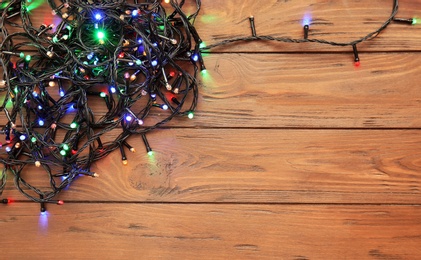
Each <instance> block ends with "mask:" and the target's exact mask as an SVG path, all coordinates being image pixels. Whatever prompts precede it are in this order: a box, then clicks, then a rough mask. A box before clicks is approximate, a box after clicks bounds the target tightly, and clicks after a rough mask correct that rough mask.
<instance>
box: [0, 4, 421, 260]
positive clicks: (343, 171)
mask: <svg viewBox="0 0 421 260" xmlns="http://www.w3.org/2000/svg"><path fill="white" fill-rule="evenodd" d="M187 2H188V1H187ZM202 2H203V5H202V10H201V14H200V15H199V17H198V19H197V20H196V23H195V25H196V27H197V29H198V31H199V33H200V35H201V37H202V39H203V40H204V41H205V42H206V44H207V45H209V44H213V43H216V42H219V41H221V40H224V39H227V38H231V37H237V36H248V35H250V33H251V32H250V25H249V22H248V17H249V16H250V15H253V16H254V17H255V22H256V29H257V33H258V34H259V35H273V36H287V37H295V38H301V37H303V33H302V25H301V20H302V19H303V16H304V15H305V14H306V13H307V14H311V17H312V23H311V25H310V37H311V38H323V39H327V40H335V41H349V40H354V39H356V38H359V37H361V36H363V35H365V34H366V33H368V32H370V31H372V30H374V29H376V28H377V27H379V26H380V24H381V23H382V22H383V21H384V20H385V19H387V17H388V16H389V13H390V11H391V7H392V0H390V1H389V0H388V1H384V0H374V1H352V0H347V1H333V0H309V1H304V0H288V1H286V0H285V1H280V0H278V1H277V0H267V1H251V0H245V1H241V0H232V1H222V0H215V1H202ZM399 3H400V8H399V13H398V15H397V16H398V17H402V18H411V17H414V16H418V17H419V16H421V14H420V10H421V1H420V0H400V1H399ZM188 4H190V3H188ZM45 5H46V3H44V6H41V7H40V8H38V9H36V10H34V11H33V13H32V14H31V18H32V21H33V24H34V26H40V25H41V24H42V23H47V24H50V23H53V22H54V23H56V24H57V23H58V22H59V19H57V18H55V19H53V17H52V15H51V14H50V10H49V9H48V8H45ZM188 8H190V9H191V10H193V9H194V7H193V6H190V7H188ZM14 30H15V29H14ZM358 49H359V51H360V58H361V67H359V68H358V69H356V68H354V67H353V54H352V52H351V51H352V49H351V48H349V47H331V46H326V45H320V44H287V43H274V42H261V41H260V42H257V41H256V42H248V43H239V44H232V45H229V46H225V47H219V48H216V49H213V50H212V51H211V53H210V54H205V55H204V60H205V63H206V66H207V69H208V70H207V71H208V73H207V74H206V75H205V76H202V77H201V78H200V85H201V86H200V100H199V105H198V110H197V112H196V114H195V118H194V120H188V119H180V118H177V120H173V121H172V122H170V123H169V124H168V125H167V126H166V128H164V129H158V130H157V131H155V132H153V133H151V134H149V135H148V139H149V142H150V144H151V147H152V148H153V150H154V151H155V155H154V156H153V157H148V156H147V155H146V153H145V151H144V149H143V148H144V145H143V143H142V141H141V140H140V138H139V137H133V138H131V139H129V143H130V144H131V145H132V146H134V147H136V149H137V150H138V151H137V153H134V154H133V153H128V154H127V155H128V159H129V165H128V166H126V167H124V166H123V165H122V163H121V158H120V155H119V152H114V153H113V154H111V155H110V156H108V157H107V158H106V159H103V160H101V161H99V162H97V163H95V164H94V166H93V168H92V170H94V171H96V172H97V173H99V174H100V177H99V178H96V179H92V178H87V177H85V178H83V177H81V178H79V179H78V180H77V181H76V182H75V183H74V184H73V185H72V186H71V187H69V189H67V190H65V191H63V193H62V194H60V196H59V199H63V200H65V202H66V203H65V205H63V206H57V205H53V204H49V205H47V209H48V213H47V214H45V215H41V216H40V214H39V205H38V204H36V203H29V202H28V200H27V199H26V198H25V197H23V196H22V195H21V194H20V193H18V191H17V190H16V189H15V188H14V187H13V181H12V179H13V178H12V176H10V173H9V176H8V177H9V179H8V183H7V185H6V190H5V191H4V193H3V194H2V195H1V198H6V197H8V198H12V199H15V200H17V202H15V203H12V204H10V205H2V204H0V208H1V209H0V212H1V213H0V229H1V230H2V231H3V239H2V245H3V246H2V252H1V254H0V256H1V257H3V258H5V259H51V258H58V257H59V258H63V259H139V258H145V259H155V258H159V259H226V258H232V259H296V260H304V259H376V260H380V259H382V260H385V259H419V257H420V255H421V250H420V248H419V245H420V243H421V241H420V238H421V221H420V219H421V211H420V205H421V196H420V193H421V191H420V190H421V176H420V174H421V160H420V158H421V154H420V151H419V147H420V144H421V131H420V129H421V119H419V115H420V112H421V111H420V102H421V94H420V93H421V92H420V91H419V90H418V87H419V86H418V85H419V82H420V80H421V76H420V75H421V74H420V68H421V67H420V63H419V60H420V58H421V57H420V55H421V54H420V51H421V26H409V25H402V24H396V23H392V24H391V25H390V26H389V27H388V28H387V29H386V30H385V31H384V32H383V33H381V34H380V35H379V37H377V38H376V39H374V40H372V41H369V42H365V43H362V44H359V45H358ZM1 100H2V97H0V101H1ZM89 100H90V103H91V105H92V106H91V107H92V109H93V110H94V111H95V113H96V114H97V115H98V116H101V115H102V114H104V112H105V110H104V108H105V106H104V104H103V103H101V101H98V100H99V99H98V100H95V99H94V98H90V99H89ZM158 117H159V115H158V113H154V112H152V113H151V118H158ZM4 123H5V122H4V117H0V125H2V124H4ZM116 134H118V130H116V131H114V132H112V133H110V134H109V135H106V136H104V138H105V139H106V138H114V137H115V135H116ZM103 141H105V140H103ZM25 170H26V172H25V177H26V178H27V180H28V181H30V183H31V184H34V185H36V186H40V187H42V188H43V189H47V186H48V182H47V180H46V179H45V173H44V172H42V171H41V170H40V169H39V168H36V167H34V166H32V167H28V168H27V169H25Z"/></svg>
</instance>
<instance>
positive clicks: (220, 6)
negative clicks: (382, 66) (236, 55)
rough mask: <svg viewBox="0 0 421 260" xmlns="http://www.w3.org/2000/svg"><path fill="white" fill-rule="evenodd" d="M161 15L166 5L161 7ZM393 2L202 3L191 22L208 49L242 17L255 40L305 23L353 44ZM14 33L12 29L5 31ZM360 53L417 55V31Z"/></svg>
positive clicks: (276, 46) (268, 46)
mask: <svg viewBox="0 0 421 260" xmlns="http://www.w3.org/2000/svg"><path fill="white" fill-rule="evenodd" d="M399 3H400V8H399V13H398V15H397V17H403V18H412V17H414V16H418V17H420V16H421V13H420V12H419V11H417V10H421V1H420V0H400V1H399ZM164 6H165V7H166V8H167V10H168V11H167V13H171V12H170V10H171V8H170V7H169V5H166V4H164ZM392 6H393V1H392V0H389V1H384V0H374V1H364V2H361V1H346V2H343V1H332V0H311V1H308V0H294V1H277V0H269V1H252V0H246V1H243V0H234V1H224V0H215V1H202V9H201V13H200V15H199V17H198V19H197V21H196V24H195V27H196V28H197V30H198V32H199V34H200V35H201V38H202V39H203V40H204V41H205V43H207V44H208V45H210V44H213V43H216V42H219V41H221V40H225V39H227V38H232V37H240V36H249V35H251V30H250V24H249V21H248V17H249V16H250V15H253V16H254V17H255V21H256V22H255V23H256V30H257V33H258V35H271V36H275V37H280V36H283V37H292V38H298V39H300V38H302V37H303V27H302V26H303V25H302V20H303V19H304V17H307V16H308V17H310V18H311V25H310V34H309V38H317V39H326V40H331V41H338V42H347V41H352V40H356V39H358V38H361V37H363V36H365V35H366V34H368V33H370V32H372V31H374V30H376V29H377V28H378V27H380V25H381V24H382V23H383V22H384V21H385V20H386V19H387V18H388V17H389V15H390V12H391V10H392ZM194 8H195V5H194V4H192V3H186V5H185V8H184V9H185V10H186V12H193V11H194V10H195V9H194ZM30 18H31V20H32V23H33V25H34V27H39V26H40V25H41V24H43V23H44V24H51V23H55V24H58V23H59V22H60V21H61V19H60V18H59V17H57V16H53V15H52V14H51V9H50V8H49V7H48V5H47V3H44V4H43V5H41V6H40V7H38V8H37V9H34V10H32V12H31V14H30ZM8 29H9V30H10V32H15V31H16V28H8ZM351 50H352V49H351V48H350V47H333V46H329V45H320V44H290V43H269V42H266V43H262V42H252V43H246V44H232V45H230V46H227V47H226V48H218V49H214V51H218V52H221V51H222V52H344V51H347V52H350V51H351ZM360 50H361V51H402V50H405V51H419V50H421V26H411V25H405V24H397V23H393V24H392V25H390V27H388V28H387V29H386V31H384V32H383V33H382V34H381V35H380V37H379V38H377V39H375V40H373V41H371V42H366V43H363V44H361V46H360Z"/></svg>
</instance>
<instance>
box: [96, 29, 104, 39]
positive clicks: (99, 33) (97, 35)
mask: <svg viewBox="0 0 421 260" xmlns="http://www.w3.org/2000/svg"><path fill="white" fill-rule="evenodd" d="M96 37H97V38H98V39H99V40H102V39H104V38H105V33H104V32H103V31H98V32H97V33H96Z"/></svg>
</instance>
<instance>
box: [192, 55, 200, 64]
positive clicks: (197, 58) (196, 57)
mask: <svg viewBox="0 0 421 260" xmlns="http://www.w3.org/2000/svg"><path fill="white" fill-rule="evenodd" d="M192 60H193V61H194V62H196V61H198V60H199V55H197V54H194V55H193V56H192Z"/></svg>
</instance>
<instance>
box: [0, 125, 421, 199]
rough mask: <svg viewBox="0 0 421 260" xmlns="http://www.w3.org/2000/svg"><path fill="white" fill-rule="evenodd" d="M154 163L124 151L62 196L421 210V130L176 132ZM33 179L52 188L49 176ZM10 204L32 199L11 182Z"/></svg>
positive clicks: (160, 145)
mask: <svg viewBox="0 0 421 260" xmlns="http://www.w3.org/2000/svg"><path fill="white" fill-rule="evenodd" d="M148 137H149V138H148V139H149V142H150V145H151V147H152V149H154V151H155V155H154V156H152V157H148V155H147V154H146V152H145V150H144V145H143V143H142V141H141V140H140V138H139V137H137V138H132V139H129V143H130V144H131V145H132V146H134V147H136V149H137V153H134V154H133V153H129V154H127V156H128V162H129V164H128V165H127V166H123V165H122V162H121V157H120V154H119V152H115V153H113V154H111V155H110V156H109V157H107V158H106V159H103V160H101V161H99V162H97V163H95V166H94V167H93V168H92V169H91V170H92V171H95V172H97V173H98V174H99V175H100V177H99V178H95V179H93V178H90V177H81V178H79V179H78V180H76V181H75V183H73V185H72V186H71V187H69V189H68V190H66V191H63V193H62V194H61V195H60V196H59V198H60V199H63V200H65V201H131V202H142V201H156V202H160V201H165V202H230V203H234V202H241V203H256V202H259V203H267V202H270V203H272V202H274V203H421V196H420V188H421V178H420V177H421V175H420V174H421V163H420V160H419V158H420V151H419V144H420V142H421V134H420V131H419V130H410V131H409V130H407V131H401V130H399V131H397V130H394V131H392V130H388V131H386V130H376V131H372V130H370V131H369V130H270V129H264V130H262V129H256V130H253V129H249V130H246V129H244V130H239V129H210V130H206V129H171V130H169V129H167V130H160V131H157V132H155V133H153V134H150V135H148ZM34 169H35V167H33V168H29V169H28V170H29V171H25V172H24V173H23V174H25V175H23V176H26V178H27V180H28V181H29V182H30V183H33V184H34V185H40V186H41V187H45V185H46V184H47V181H46V179H45V177H46V176H45V174H42V172H38V171H35V170H34ZM3 195H4V197H10V198H13V199H18V200H20V199H24V198H23V196H22V195H20V194H19V193H18V192H17V191H16V190H15V189H14V187H13V183H12V181H11V178H9V182H8V184H7V186H6V191H5V192H4V194H3Z"/></svg>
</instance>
